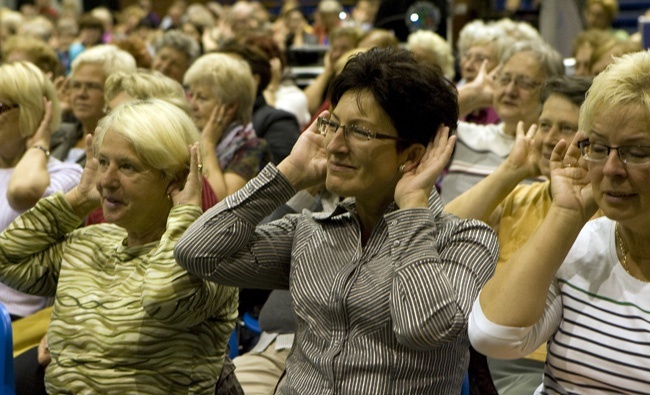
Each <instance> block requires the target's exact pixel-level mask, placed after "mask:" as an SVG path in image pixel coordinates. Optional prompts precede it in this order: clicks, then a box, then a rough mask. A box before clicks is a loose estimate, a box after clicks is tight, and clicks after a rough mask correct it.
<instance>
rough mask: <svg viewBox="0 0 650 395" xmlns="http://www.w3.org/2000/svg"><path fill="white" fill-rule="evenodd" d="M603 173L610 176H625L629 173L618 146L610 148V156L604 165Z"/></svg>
mask: <svg viewBox="0 0 650 395" xmlns="http://www.w3.org/2000/svg"><path fill="white" fill-rule="evenodd" d="M603 174H605V175H606V176H610V177H614V176H625V175H626V174H627V169H626V168H625V164H624V163H623V161H622V160H621V157H620V156H619V155H618V148H611V149H610V150H609V156H608V157H607V160H606V161H605V164H604V166H603Z"/></svg>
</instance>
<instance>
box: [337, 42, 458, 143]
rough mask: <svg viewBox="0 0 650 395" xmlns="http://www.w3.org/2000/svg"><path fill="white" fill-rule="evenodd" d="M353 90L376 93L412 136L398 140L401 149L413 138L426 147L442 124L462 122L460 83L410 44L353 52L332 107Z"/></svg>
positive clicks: (397, 125)
mask: <svg viewBox="0 0 650 395" xmlns="http://www.w3.org/2000/svg"><path fill="white" fill-rule="evenodd" d="M348 91H357V92H358V93H361V92H363V91H368V92H370V93H371V94H372V96H373V98H374V99H375V100H376V101H377V103H378V104H379V105H380V106H381V108H382V110H384V112H385V113H386V114H387V115H388V117H389V118H390V120H391V122H392V124H393V126H394V127H395V129H396V130H397V133H398V135H399V137H400V138H402V139H404V140H406V142H398V145H397V149H398V150H399V151H401V150H403V149H405V148H406V147H408V146H409V145H411V144H413V143H419V144H422V145H424V146H425V147H426V145H427V144H428V143H429V142H430V141H431V140H433V138H434V137H435V135H436V133H437V132H438V127H439V126H440V125H446V126H448V127H449V129H450V133H452V132H454V131H455V130H456V126H457V124H458V93H457V91H456V88H455V87H454V85H453V84H452V83H451V82H450V81H449V80H447V79H446V78H445V77H444V75H443V74H442V71H441V70H440V68H439V67H438V66H436V65H432V64H426V63H424V62H419V61H418V60H416V59H415V57H413V55H412V54H411V52H410V51H407V50H405V49H399V48H373V49H370V50H368V51H366V52H362V53H359V54H357V55H355V56H353V57H351V58H350V60H348V63H347V64H346V65H345V68H344V69H343V71H342V72H341V73H340V74H339V75H338V76H337V77H336V78H335V79H334V80H333V81H332V84H331V86H330V91H329V95H330V100H331V103H332V107H336V105H337V104H338V102H339V101H340V100H341V97H342V96H343V94H345V93H346V92H348Z"/></svg>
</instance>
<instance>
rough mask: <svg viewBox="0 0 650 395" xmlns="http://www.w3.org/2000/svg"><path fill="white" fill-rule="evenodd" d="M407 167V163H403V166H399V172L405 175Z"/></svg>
mask: <svg viewBox="0 0 650 395" xmlns="http://www.w3.org/2000/svg"><path fill="white" fill-rule="evenodd" d="M405 167H406V163H402V164H401V165H399V172H400V173H404V168H405Z"/></svg>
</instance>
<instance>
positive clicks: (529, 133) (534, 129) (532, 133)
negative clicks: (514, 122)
mask: <svg viewBox="0 0 650 395" xmlns="http://www.w3.org/2000/svg"><path fill="white" fill-rule="evenodd" d="M519 122H520V123H521V129H522V130H523V129H524V123H523V122H521V121H519ZM535 133H537V124H535V123H534V124H532V125H530V128H528V131H527V132H526V138H527V139H529V140H532V139H533V137H535Z"/></svg>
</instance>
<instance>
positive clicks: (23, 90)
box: [0, 62, 61, 137]
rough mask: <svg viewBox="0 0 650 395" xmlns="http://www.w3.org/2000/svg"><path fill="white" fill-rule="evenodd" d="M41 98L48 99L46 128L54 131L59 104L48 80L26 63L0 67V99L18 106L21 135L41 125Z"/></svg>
mask: <svg viewBox="0 0 650 395" xmlns="http://www.w3.org/2000/svg"><path fill="white" fill-rule="evenodd" d="M43 97H45V98H47V100H49V101H51V102H52V121H51V122H50V130H56V129H58V127H59V125H60V123H61V107H60V105H59V98H58V96H57V94H56V89H55V88H54V85H53V84H52V81H50V79H49V78H47V76H46V75H45V74H43V72H42V71H41V70H40V69H39V68H38V67H36V66H34V65H33V64H32V63H29V62H15V63H7V64H4V65H2V66H0V102H1V103H3V104H14V105H18V106H19V111H20V113H19V114H20V115H19V116H20V135H21V136H23V137H30V136H32V135H33V134H34V133H35V132H36V129H37V128H38V126H39V125H40V124H41V122H42V120H43V116H44V115H45V107H44V105H43Z"/></svg>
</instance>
